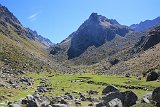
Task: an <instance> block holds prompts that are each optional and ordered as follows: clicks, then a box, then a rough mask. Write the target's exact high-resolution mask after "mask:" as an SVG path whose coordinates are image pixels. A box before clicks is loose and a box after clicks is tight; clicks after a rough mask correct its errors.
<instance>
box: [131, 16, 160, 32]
mask: <svg viewBox="0 0 160 107" xmlns="http://www.w3.org/2000/svg"><path fill="white" fill-rule="evenodd" d="M157 24H160V17H157V18H155V19H153V20H146V21H144V22H140V23H139V24H133V25H131V26H130V28H132V29H134V30H135V31H137V32H141V31H144V30H147V29H149V28H151V27H153V26H155V25H157Z"/></svg>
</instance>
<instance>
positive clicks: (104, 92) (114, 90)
mask: <svg viewBox="0 0 160 107" xmlns="http://www.w3.org/2000/svg"><path fill="white" fill-rule="evenodd" d="M110 92H119V90H118V89H117V88H116V87H115V86H113V85H109V86H107V87H106V88H105V89H103V91H102V94H104V95H105V94H108V93H110Z"/></svg>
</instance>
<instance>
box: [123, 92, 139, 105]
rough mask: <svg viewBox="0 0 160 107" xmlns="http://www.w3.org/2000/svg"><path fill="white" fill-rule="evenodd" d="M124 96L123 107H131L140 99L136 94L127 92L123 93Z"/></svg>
mask: <svg viewBox="0 0 160 107" xmlns="http://www.w3.org/2000/svg"><path fill="white" fill-rule="evenodd" d="M122 94H123V98H124V100H123V106H124V107H130V106H132V105H134V104H136V101H137V100H138V97H137V95H136V94H135V93H133V92H132V91H126V92H122Z"/></svg>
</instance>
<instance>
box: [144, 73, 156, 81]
mask: <svg viewBox="0 0 160 107" xmlns="http://www.w3.org/2000/svg"><path fill="white" fill-rule="evenodd" d="M158 77H159V75H158V73H156V72H154V71H152V72H149V73H148V74H147V80H146V81H154V80H157V79H158Z"/></svg>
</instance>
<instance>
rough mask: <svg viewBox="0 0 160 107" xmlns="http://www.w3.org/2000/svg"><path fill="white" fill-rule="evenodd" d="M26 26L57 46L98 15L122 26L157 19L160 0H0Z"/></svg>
mask: <svg viewBox="0 0 160 107" xmlns="http://www.w3.org/2000/svg"><path fill="white" fill-rule="evenodd" d="M0 3H1V4H2V5H4V6H6V7H7V8H8V9H9V10H10V11H11V12H12V13H13V14H14V15H15V16H16V17H17V18H18V19H19V20H20V22H21V23H22V24H23V25H24V26H25V27H29V28H31V29H33V30H36V31H37V32H38V33H39V34H41V35H42V36H44V37H47V38H49V39H50V40H51V41H52V42H54V43H58V42H61V41H62V40H63V39H65V38H66V37H68V35H69V34H71V33H72V32H73V31H76V30H77V29H78V27H79V26H80V25H81V24H82V23H83V22H84V21H85V20H86V19H87V18H88V17H89V15H90V14H91V13H92V12H97V13H98V14H101V15H103V16H106V17H107V18H113V19H116V20H117V21H118V22H119V23H121V24H124V25H131V24H134V23H139V22H140V21H143V20H146V19H154V18H156V17H158V16H160V13H159V11H160V6H159V5H160V0H0Z"/></svg>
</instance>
